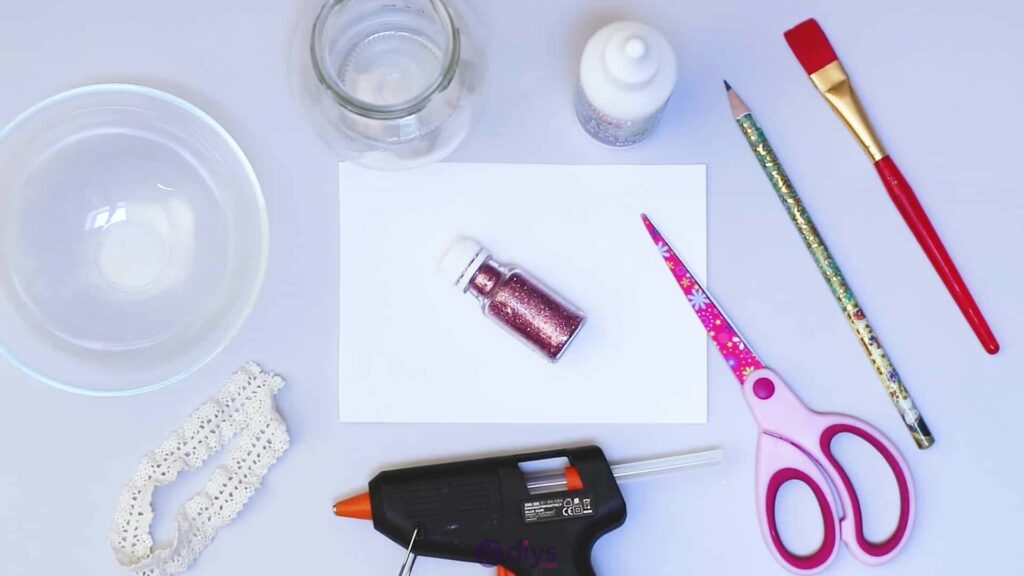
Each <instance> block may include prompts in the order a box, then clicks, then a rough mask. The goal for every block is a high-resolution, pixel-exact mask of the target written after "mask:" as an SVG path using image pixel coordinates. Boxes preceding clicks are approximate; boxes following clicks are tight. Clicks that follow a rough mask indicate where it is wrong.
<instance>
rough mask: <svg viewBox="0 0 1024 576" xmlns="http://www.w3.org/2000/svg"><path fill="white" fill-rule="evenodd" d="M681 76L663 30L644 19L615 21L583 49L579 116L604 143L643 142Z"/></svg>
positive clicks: (578, 91) (599, 31)
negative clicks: (650, 24)
mask: <svg viewBox="0 0 1024 576" xmlns="http://www.w3.org/2000/svg"><path fill="white" fill-rule="evenodd" d="M676 75H677V71H676V55H675V52H674V51H673V50H672V46H671V45H670V44H669V43H668V40H666V39H665V37H664V36H663V35H662V34H661V33H660V32H658V31H657V30H655V29H654V28H651V27H650V26H648V25H646V24H641V23H640V22H629V21H625V22H616V23H614V24H609V25H608V26H605V27H604V28H602V29H600V30H598V32H597V33H596V34H594V36H593V37H592V38H591V39H590V41H589V42H587V46H586V48H584V49H583V58H582V59H581V61H580V84H579V88H578V89H577V92H576V118H577V119H579V122H580V125H581V126H583V129H584V130H586V131H587V134H590V135H591V136H592V137H593V138H594V139H595V140H597V141H598V142H602V143H604V144H607V145H609V146H619V147H622V146H632V145H634V144H639V143H640V142H642V141H644V140H645V139H646V138H647V137H648V136H649V135H650V134H651V131H652V130H653V129H654V127H655V126H657V125H658V122H659V121H660V120H661V114H662V112H663V111H664V110H665V106H666V105H667V104H668V100H669V97H670V96H672V91H673V90H674V89H675V85H676Z"/></svg>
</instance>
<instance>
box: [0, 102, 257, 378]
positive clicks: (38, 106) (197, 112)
mask: <svg viewBox="0 0 1024 576" xmlns="http://www.w3.org/2000/svg"><path fill="white" fill-rule="evenodd" d="M100 93H112V94H120V93H124V94H133V95H140V96H144V97H148V98H153V99H155V100H159V101H162V102H165V103H168V104H171V105H172V106H175V107H177V108H179V109H181V110H182V111H184V112H185V113H186V114H190V115H192V116H194V117H196V118H197V119H198V120H200V121H201V122H202V123H203V124H204V125H206V126H208V127H209V128H211V129H212V130H213V133H214V134H215V135H216V136H218V137H219V138H221V139H222V140H223V141H224V143H225V144H227V146H228V148H229V149H230V150H231V152H232V154H233V156H234V158H235V160H236V161H237V162H238V163H239V166H240V167H241V168H242V170H243V172H244V173H245V176H246V179H247V180H248V182H249V187H250V189H251V191H252V196H253V199H254V200H255V203H256V210H257V212H258V214H259V228H260V249H259V262H258V263H257V268H256V280H255V282H254V283H253V284H254V287H253V289H252V290H250V291H249V294H248V296H247V298H246V301H245V302H244V304H243V308H242V309H241V313H239V314H238V315H237V317H236V318H235V319H234V321H233V322H232V323H231V324H230V325H228V326H227V330H226V331H225V332H224V336H223V337H221V338H220V340H219V341H218V342H217V344H216V345H215V346H212V347H211V348H210V350H209V352H207V353H206V354H204V355H202V356H201V357H200V358H199V359H198V360H197V361H196V362H194V363H193V364H192V366H190V367H189V368H187V369H185V370H182V371H180V372H178V373H177V374H174V375H172V376H169V377H167V378H164V379H163V380H161V381H159V382H155V383H152V384H147V385H144V386H137V387H135V388H126V389H123V390H97V389H94V388H86V387H82V386H76V385H74V384H69V383H67V382H63V381H61V380H58V379H56V378H54V377H51V376H48V375H47V374H44V373H43V372H41V371H40V370H38V369H36V368H33V367H32V366H29V365H27V364H26V363H24V362H23V361H22V360H20V359H19V358H18V357H17V356H16V355H15V354H14V353H12V352H11V351H10V350H9V349H8V347H7V345H6V344H4V343H3V342H2V341H0V356H3V357H4V358H6V359H7V361H9V362H10V363H11V364H13V365H14V366H16V367H17V368H18V369H20V370H21V371H22V372H25V373H26V374H28V375H30V376H32V377H33V378H35V379H36V380H39V381H41V382H43V383H45V384H48V385H50V386H53V387H54V388H58V389H60V390H64V391H66V392H73V393H75V394H81V395H85V396H97V397H123V396H136V395H139V394H144V393H146V392H152V391H154V390H159V389H161V388H164V387H166V386H170V385H171V384H174V383H176V382H178V381H180V380H183V379H185V378H187V377H189V376H191V375H192V374H194V373H195V372H196V371H198V370H199V369H200V368H202V367H203V366H205V365H206V364H208V363H209V362H210V361H211V360H212V359H213V358H214V357H216V356H217V355H218V354H220V352H221V351H223V350H224V348H225V347H227V345H228V343H230V342H231V341H232V340H233V339H234V338H235V336H237V335H238V333H239V332H240V331H241V328H242V325H243V324H244V323H245V321H246V319H248V317H249V315H250V314H251V313H252V310H253V308H255V306H256V301H257V300H258V299H259V295H260V292H261V291H262V288H263V281H264V279H265V277H266V271H267V261H268V259H269V255H270V222H269V218H268V216H267V205H266V200H265V199H264V197H263V188H262V187H261V186H260V182H259V179H258V178H257V177H256V171H255V170H254V169H253V167H252V163H251V162H249V158H248V156H246V154H245V151H244V150H242V147H241V146H239V144H238V142H237V141H236V140H235V139H234V138H233V137H232V136H231V134H230V133H228V131H227V130H226V129H225V128H224V127H223V126H222V125H221V124H220V123H219V122H217V120H216V119H214V118H213V117H212V116H211V115H209V114H207V113H206V112H205V111H204V110H203V109H202V108H199V107H198V106H196V105H195V104H192V103H191V102H189V101H187V100H185V99H184V98H181V97H179V96H175V95H174V94H171V93H169V92H164V91H163V90H158V89H156V88H151V87H149V86H143V85H141V84H132V83H120V82H111V83H100V84H87V85H83V86H78V87H76V88H72V89H70V90H65V91H63V92H59V93H57V94H53V95H51V96H49V97H47V98H44V99H42V100H40V101H38V102H36V103H35V104H33V105H32V106H30V107H29V108H27V109H26V110H24V111H23V112H21V113H20V114H18V115H17V116H16V117H15V118H14V119H13V120H11V121H10V122H9V123H8V124H7V125H6V126H4V128H3V129H2V130H0V143H2V142H3V141H5V140H6V139H7V138H8V137H9V136H10V134H11V133H12V132H14V131H15V130H17V129H18V128H20V127H21V126H22V125H24V124H25V123H27V122H28V121H30V120H31V119H32V117H33V116H35V115H36V114H39V113H40V112H42V111H43V110H45V109H47V108H50V107H52V106H54V105H57V104H60V103H63V102H65V101H67V100H71V99H74V98H77V97H82V96H88V95H92V94H100Z"/></svg>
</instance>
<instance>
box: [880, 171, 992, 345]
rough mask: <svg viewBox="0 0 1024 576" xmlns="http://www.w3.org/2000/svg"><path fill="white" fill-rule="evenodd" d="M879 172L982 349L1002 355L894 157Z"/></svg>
mask: <svg viewBox="0 0 1024 576" xmlns="http://www.w3.org/2000/svg"><path fill="white" fill-rule="evenodd" d="M875 168H876V169H877V170H878V175H879V176H881V177H882V182H883V183H884V184H885V189H886V190H888V191H889V197H890V198H892V201H893V202H894V203H895V204H896V208H897V209H899V211H900V214H902V215H903V219H904V220H905V221H906V222H907V226H910V231H911V232H913V233H914V237H915V238H917V242H918V244H920V245H921V248H922V249H924V253H925V254H927V255H928V259H929V260H931V263H932V266H933V267H934V268H935V271H936V272H938V273H939V278H942V282H943V283H944V284H945V285H946V289H947V290H949V293H950V295H952V296H953V300H955V301H956V304H957V306H959V307H960V312H962V313H963V315H964V318H967V322H968V324H970V325H971V328H972V329H974V333H975V334H977V336H978V340H981V345H982V346H984V347H985V350H986V351H988V353H989V354H995V353H996V352H999V342H998V341H997V340H996V337H995V335H994V334H992V329H991V328H989V327H988V322H986V321H985V317H984V316H982V315H981V310H980V309H979V308H978V304H977V303H975V301H974V297H973V296H971V291H970V290H968V289H967V285H966V284H964V279H963V278H961V277H960V272H959V271H958V270H957V269H956V265H954V264H953V259H952V258H950V257H949V253H948V252H946V247H945V246H943V245H942V240H940V239H939V235H938V234H937V233H936V232H935V228H934V227H933V226H932V223H931V220H929V219H928V215H927V214H925V212H924V208H922V207H921V203H920V202H918V200H917V196H916V195H915V194H914V189H913V188H911V187H910V184H909V183H908V182H907V179H906V178H904V177H903V174H902V173H901V172H900V169H899V168H897V167H896V163H895V162H893V161H892V157H890V156H885V157H884V158H882V159H881V160H879V161H878V162H875Z"/></svg>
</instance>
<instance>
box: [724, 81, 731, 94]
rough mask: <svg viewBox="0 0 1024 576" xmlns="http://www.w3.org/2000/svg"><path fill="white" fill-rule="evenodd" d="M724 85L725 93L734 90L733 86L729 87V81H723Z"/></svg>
mask: <svg viewBox="0 0 1024 576" xmlns="http://www.w3.org/2000/svg"><path fill="white" fill-rule="evenodd" d="M722 84H725V91H726V92H728V91H730V90H732V86H730V85H729V81H728V80H722Z"/></svg>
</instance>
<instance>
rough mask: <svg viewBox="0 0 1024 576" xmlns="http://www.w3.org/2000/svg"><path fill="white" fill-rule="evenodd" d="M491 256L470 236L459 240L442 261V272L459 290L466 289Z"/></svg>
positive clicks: (446, 279) (447, 280)
mask: <svg viewBox="0 0 1024 576" xmlns="http://www.w3.org/2000/svg"><path fill="white" fill-rule="evenodd" d="M490 257H491V253H490V252H488V251H487V249H486V248H484V247H483V246H481V245H480V244H478V243H476V242H474V241H473V240H470V239H468V238H462V239H460V240H458V241H457V242H456V243H455V244H454V245H453V246H452V247H451V248H450V249H449V250H448V253H447V254H445V257H444V259H443V260H442V261H441V274H442V276H444V279H445V281H446V282H451V283H453V284H454V285H455V286H456V287H458V289H459V290H465V289H466V287H467V286H468V285H469V281H470V280H472V279H473V275H474V274H476V271H477V270H479V269H480V266H482V265H483V263H484V262H486V261H487V259H488V258H490Z"/></svg>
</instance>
